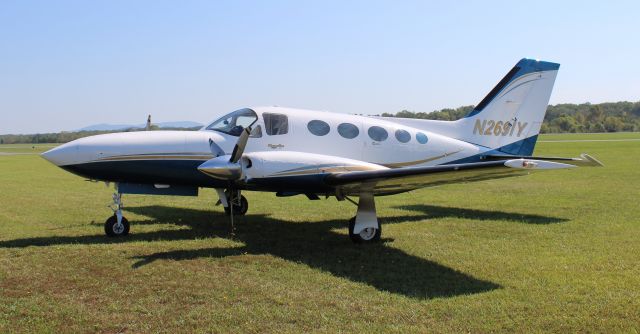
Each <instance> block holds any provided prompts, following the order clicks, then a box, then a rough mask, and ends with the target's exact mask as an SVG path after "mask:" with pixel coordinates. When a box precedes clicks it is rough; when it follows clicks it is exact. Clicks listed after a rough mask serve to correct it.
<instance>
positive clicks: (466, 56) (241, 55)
mask: <svg viewBox="0 0 640 334" xmlns="http://www.w3.org/2000/svg"><path fill="white" fill-rule="evenodd" d="M638 13H640V2H639V1H611V2H602V1H597V2H596V1H594V2H589V1H575V2H574V1H535V2H513V1H473V2H472V1H468V2H467V1H457V2H448V1H433V2H428V1H385V2H382V1H380V2H378V1H41V2H38V1H26V0H4V1H0V115H1V117H0V134H2V133H33V132H52V131H60V130H72V129H77V128H80V127H83V126H86V125H90V124H95V123H143V122H144V121H145V120H146V115H147V114H152V117H153V119H154V121H156V122H163V121H175V120H192V121H198V122H202V123H204V122H207V121H209V120H212V119H214V118H215V117H217V116H219V115H221V114H223V113H226V112H228V111H231V110H234V109H237V108H240V107H244V106H254V105H280V106H290V107H300V108H309V109H318V110H329V111H336V112H345V113H364V114H378V113H382V112H396V111H399V110H402V109H408V110H414V111H432V110H435V109H441V108H445V107H457V106H461V105H468V104H476V103H478V102H479V101H480V100H481V99H482V97H483V96H484V95H485V94H486V93H487V92H488V91H489V90H490V89H491V88H492V87H493V85H495V84H496V83H497V81H499V79H500V78H501V77H502V76H503V75H504V74H505V73H506V72H507V71H508V70H509V69H510V68H511V67H512V66H513V65H514V64H515V63H516V62H517V61H518V60H519V59H520V58H522V57H531V58H538V59H543V60H550V61H556V62H559V63H561V64H562V65H561V68H560V73H559V75H558V79H557V81H556V86H555V89H554V93H553V95H552V100H551V103H560V102H571V103H582V102H587V101H589V102H604V101H619V100H630V101H637V100H640V76H639V74H640V62H639V61H638V56H639V55H640V43H638V41H639V40H640V24H639V23H638Z"/></svg>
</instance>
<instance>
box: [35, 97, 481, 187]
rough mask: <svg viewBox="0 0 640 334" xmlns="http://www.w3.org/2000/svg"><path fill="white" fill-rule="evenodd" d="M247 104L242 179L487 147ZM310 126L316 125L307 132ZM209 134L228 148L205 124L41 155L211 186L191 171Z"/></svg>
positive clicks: (137, 176) (415, 161)
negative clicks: (250, 119) (250, 117)
mask: <svg viewBox="0 0 640 334" xmlns="http://www.w3.org/2000/svg"><path fill="white" fill-rule="evenodd" d="M252 110H253V111H255V114H256V115H257V120H256V122H255V123H254V124H253V126H252V128H253V129H254V130H255V131H254V133H259V134H260V135H252V137H251V138H250V139H249V141H248V144H247V147H246V150H245V152H244V155H243V160H242V161H241V163H243V164H244V165H243V166H245V167H246V166H249V167H251V168H246V169H245V170H244V173H243V178H244V180H245V181H246V180H250V179H261V178H274V177H279V176H292V175H309V174H322V173H329V172H340V171H358V170H372V169H386V168H401V167H420V166H433V165H440V164H446V163H451V162H453V161H457V160H460V159H464V158H468V157H472V156H477V155H478V154H480V153H482V152H485V151H487V150H488V149H487V148H483V147H481V146H477V145H473V144H470V143H467V142H464V141H461V140H457V139H453V138H450V137H446V136H443V135H440V134H438V133H434V132H431V131H428V130H427V129H418V128H413V127H411V126H407V125H403V124H399V123H396V122H393V118H389V119H382V118H375V117H365V116H358V115H346V114H340V113H332V112H323V111H311V110H300V109H290V108H280V107H261V108H253V109H252ZM274 114H275V115H277V116H278V117H279V119H280V120H282V119H283V117H284V119H286V131H283V130H282V127H283V125H282V124H281V125H280V129H275V130H274V129H273V124H272V123H273V122H270V121H269V122H265V115H274ZM313 125H315V126H316V129H314V130H315V131H313V132H312V129H311V128H313ZM318 125H319V126H318ZM270 127H271V128H270ZM276 130H277V131H279V132H280V134H278V133H276V132H274V131H276ZM256 131H257V132H256ZM283 132H285V133H283ZM314 133H315V134H314ZM210 140H211V141H213V142H215V143H216V145H218V146H219V147H220V148H222V150H224V152H226V153H227V154H230V153H231V151H232V150H233V147H234V145H235V144H236V142H237V140H238V137H237V135H235V136H234V135H231V134H227V133H223V132H219V131H216V130H209V129H207V127H203V128H202V129H201V130H199V131H141V132H124V133H114V134H105V135H97V136H92V137H87V138H82V139H78V140H75V141H73V142H70V143H67V144H64V145H61V146H60V147H58V148H56V149H54V150H52V151H49V152H47V153H46V154H45V155H44V156H45V158H47V159H48V160H50V161H52V162H53V163H55V164H56V165H58V166H61V167H63V168H65V169H67V170H69V171H71V172H73V173H76V174H79V175H81V176H84V177H86V178H89V179H96V180H104V181H114V182H134V183H160V184H187V185H197V186H210V187H215V186H218V184H217V183H216V181H215V180H212V179H211V178H208V177H207V176H206V175H203V174H202V173H200V172H198V170H197V167H198V165H200V164H202V163H203V162H205V161H207V160H209V159H211V158H213V157H214V156H213V153H212V152H211V149H210V145H209V141H210ZM249 161H250V163H249Z"/></svg>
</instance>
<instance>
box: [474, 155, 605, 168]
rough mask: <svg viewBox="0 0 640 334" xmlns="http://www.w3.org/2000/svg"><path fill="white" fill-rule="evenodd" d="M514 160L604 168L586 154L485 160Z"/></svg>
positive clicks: (504, 157) (492, 156) (497, 156)
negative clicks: (566, 156)
mask: <svg viewBox="0 0 640 334" xmlns="http://www.w3.org/2000/svg"><path fill="white" fill-rule="evenodd" d="M514 159H528V160H541V161H551V162H558V163H563V164H571V165H574V166H579V167H602V166H604V165H603V164H602V163H601V162H600V161H598V159H596V158H594V157H592V156H590V155H588V154H586V153H582V154H580V157H579V158H561V157H534V156H515V155H487V156H485V157H484V160H488V161H499V160H514Z"/></svg>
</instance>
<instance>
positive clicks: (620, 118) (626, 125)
mask: <svg viewBox="0 0 640 334" xmlns="http://www.w3.org/2000/svg"><path fill="white" fill-rule="evenodd" d="M473 108H474V106H463V107H459V108H456V109H450V108H446V109H441V110H436V111H433V112H428V113H427V112H415V111H409V110H402V111H399V112H397V113H395V114H390V113H383V114H382V116H386V117H402V118H421V119H434V120H443V121H455V120H457V119H460V118H462V117H464V116H465V115H467V114H468V113H469V112H471V110H473ZM199 128H200V127H194V128H188V129H185V128H179V129H172V128H162V129H159V128H158V127H157V126H155V125H154V126H152V127H151V130H198V129H199ZM141 130H144V129H139V128H131V129H127V130H119V131H78V132H57V133H37V134H29V135H0V144H39V143H66V142H69V141H72V140H75V139H78V138H82V137H87V136H93V135H98V134H104V133H112V132H128V131H141ZM540 131H541V132H542V133H578V132H619V131H640V102H626V101H625V102H606V103H598V104H591V103H583V104H572V103H563V104H556V105H549V107H548V108H547V114H546V115H545V117H544V122H543V123H542V128H541V130H540Z"/></svg>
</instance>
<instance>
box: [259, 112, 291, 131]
mask: <svg viewBox="0 0 640 334" xmlns="http://www.w3.org/2000/svg"><path fill="white" fill-rule="evenodd" d="M262 118H263V119H264V129H265V131H266V132H267V134H268V135H269V136H275V135H284V134H287V132H289V120H288V119H287V115H282V114H271V113H263V114H262Z"/></svg>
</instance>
